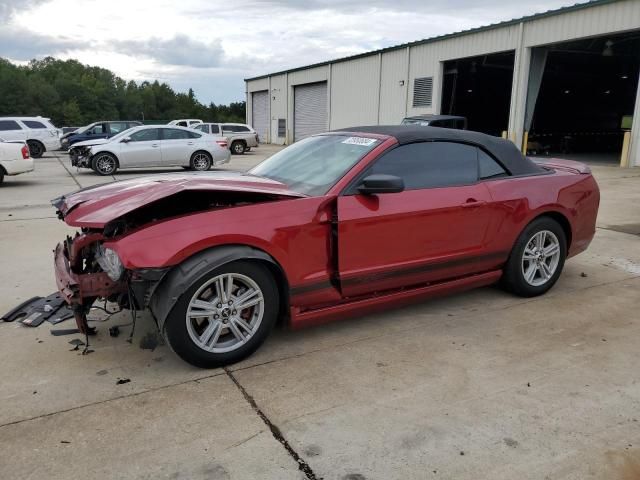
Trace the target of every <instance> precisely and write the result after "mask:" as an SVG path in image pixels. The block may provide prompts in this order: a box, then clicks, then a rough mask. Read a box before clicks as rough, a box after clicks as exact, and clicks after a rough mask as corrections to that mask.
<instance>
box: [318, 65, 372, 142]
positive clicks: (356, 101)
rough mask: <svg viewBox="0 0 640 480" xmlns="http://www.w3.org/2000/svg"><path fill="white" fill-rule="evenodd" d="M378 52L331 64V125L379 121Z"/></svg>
mask: <svg viewBox="0 0 640 480" xmlns="http://www.w3.org/2000/svg"><path fill="white" fill-rule="evenodd" d="M379 86H380V71H379V60H378V55H372V56H370V57H365V58H360V59H357V60H353V61H351V62H344V63H336V64H334V65H332V67H331V98H330V101H331V128H332V129H335V128H346V127H353V126H356V125H372V124H373V125H375V124H376V123H378V88H379Z"/></svg>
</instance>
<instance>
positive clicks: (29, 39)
mask: <svg viewBox="0 0 640 480" xmlns="http://www.w3.org/2000/svg"><path fill="white" fill-rule="evenodd" d="M82 46H84V47H86V42H80V41H76V40H73V39H70V38H66V37H60V36H47V35H41V34H39V33H35V32H31V31H29V30H22V29H19V28H16V27H13V26H11V25H9V26H5V27H3V28H2V29H0V57H7V58H11V59H12V60H20V61H24V60H31V59H33V58H41V57H46V56H49V55H52V56H53V55H59V54H62V53H66V52H69V51H72V50H75V49H77V48H81V47H82Z"/></svg>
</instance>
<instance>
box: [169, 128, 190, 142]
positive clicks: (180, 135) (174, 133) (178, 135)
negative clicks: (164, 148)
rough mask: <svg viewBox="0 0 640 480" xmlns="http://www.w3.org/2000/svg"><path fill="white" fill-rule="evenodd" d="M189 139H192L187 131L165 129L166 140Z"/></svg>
mask: <svg viewBox="0 0 640 480" xmlns="http://www.w3.org/2000/svg"><path fill="white" fill-rule="evenodd" d="M187 138H190V137H189V132H188V131H187V130H178V129H177V128H165V129H164V139H165V140H184V139H187Z"/></svg>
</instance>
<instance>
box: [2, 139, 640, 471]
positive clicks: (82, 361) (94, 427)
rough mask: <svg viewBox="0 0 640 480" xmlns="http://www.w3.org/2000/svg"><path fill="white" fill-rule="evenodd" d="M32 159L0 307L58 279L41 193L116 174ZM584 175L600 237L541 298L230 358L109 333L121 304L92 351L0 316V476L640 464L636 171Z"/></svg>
mask: <svg viewBox="0 0 640 480" xmlns="http://www.w3.org/2000/svg"><path fill="white" fill-rule="evenodd" d="M276 150H277V147H272V146H261V147H260V148H259V149H257V150H256V151H255V152H252V153H251V154H248V155H245V156H244V157H235V156H234V157H232V162H231V166H230V167H231V168H233V167H236V168H239V169H246V168H249V167H250V166H251V165H253V164H255V163H257V162H258V161H259V160H261V159H262V158H264V157H265V156H267V155H269V154H271V153H273V152H274V151H276ZM36 169H37V170H36V172H34V173H33V174H28V175H23V176H19V177H15V178H8V179H6V182H5V185H3V186H2V187H0V247H1V250H0V251H1V252H2V253H1V254H0V255H1V258H2V262H0V263H1V264H2V272H3V273H2V282H0V294H1V295H0V311H2V312H4V311H6V310H8V309H10V308H11V307H12V306H14V305H15V304H16V303H18V302H19V301H21V300H24V299H25V298H28V297H30V296H33V295H37V294H40V295H44V294H48V293H51V292H53V291H54V290H55V284H54V281H53V274H52V268H51V249H52V248H53V246H54V245H55V243H56V242H57V241H59V239H61V238H63V237H64V235H66V234H67V233H70V232H71V229H69V228H68V227H66V226H65V225H64V224H63V223H62V222H60V221H59V220H57V219H56V218H55V216H54V212H53V209H52V208H51V207H50V206H49V205H48V200H50V199H51V198H53V197H55V196H57V195H60V194H63V193H66V192H68V191H71V190H73V189H75V188H78V186H88V185H91V184H93V183H97V182H104V181H111V180H113V179H110V178H100V177H96V176H95V175H93V174H92V173H89V172H80V173H77V172H76V171H75V169H71V168H70V167H68V160H67V159H66V158H64V155H61V154H56V155H47V157H46V158H43V159H40V160H38V161H37V166H36ZM594 171H595V174H596V178H597V179H598V181H599V183H600V186H601V189H602V206H601V214H600V216H599V220H598V225H599V227H600V228H599V229H598V233H597V235H596V238H595V240H594V242H593V244H592V246H591V247H590V249H589V250H588V251H587V252H585V253H584V254H581V255H579V256H577V257H575V258H574V259H571V260H569V261H568V262H567V264H566V266H565V271H564V273H563V275H562V277H561V279H560V281H559V282H558V284H557V285H556V286H555V287H554V289H553V290H552V291H551V292H549V294H547V295H545V296H543V297H538V298H534V299H522V298H517V297H513V296H511V295H508V294H506V293H504V292H502V291H501V290H499V289H497V288H485V289H480V290H476V291H473V292H469V293H465V294H460V295H456V296H452V297H448V298H442V299H438V300H433V301H429V302H425V303H422V304H418V305H415V306H411V307H407V308H403V309H400V310H393V311H390V312H386V313H382V314H377V315H369V316H365V317H361V318H357V319H352V320H346V321H344V322H339V323H333V324H329V325H324V326H321V327H317V328H311V329H307V330H302V331H297V332H289V331H282V330H277V331H275V332H273V334H272V335H271V336H270V338H269V339H268V340H267V342H266V343H265V345H263V347H261V349H260V350H259V351H258V352H257V353H256V354H255V355H253V356H252V357H250V358H249V359H247V360H245V361H244V362H241V363H239V364H236V365H234V366H232V367H231V368H229V369H228V370H222V369H217V370H198V369H195V368H193V367H190V366H189V365H187V364H185V363H184V362H182V361H180V360H178V359H177V358H176V357H175V355H173V353H172V352H171V351H170V350H169V349H168V347H166V346H164V345H162V344H161V340H160V339H159V337H158V336H157V335H156V333H155V330H154V326H153V323H152V320H151V318H149V316H148V315H143V316H142V319H141V320H139V321H138V325H137V327H136V333H135V335H134V337H133V339H132V342H131V343H128V342H127V341H126V338H127V336H128V334H129V331H130V330H129V328H130V327H123V328H122V331H123V333H122V334H121V335H120V337H118V338H111V337H109V336H108V334H107V326H109V325H115V324H126V323H128V322H129V321H130V319H129V317H127V316H126V315H124V314H118V315H116V316H114V317H113V318H111V319H110V320H108V321H107V322H105V323H96V325H97V327H98V331H99V334H98V335H97V337H95V339H92V340H91V342H92V346H91V348H92V349H94V350H95V351H94V352H93V353H91V354H90V355H86V356H82V355H80V354H79V352H77V351H70V350H71V349H72V346H71V345H69V344H68V341H69V340H71V339H72V338H75V337H77V336H71V337H53V336H51V335H50V334H49V330H50V329H51V328H50V327H49V325H43V326H41V327H39V328H34V329H30V328H26V327H22V326H21V325H18V324H11V323H8V324H2V323H0V362H1V364H2V366H3V368H1V369H0V402H1V404H2V408H1V409H0V452H2V454H0V476H1V477H2V478H52V479H54V478H65V479H68V478H77V477H79V476H81V475H82V476H86V477H88V478H114V477H116V478H154V479H155V478H185V479H192V478H193V479H199V478H202V479H205V478H206V479H211V478H232V479H236V478H239V479H244V478H267V479H271V478H273V479H281V478H282V479H287V478H295V479H303V478H325V479H349V480H357V479H363V478H366V479H396V478H397V479H413V478H415V479H423V478H445V479H448V478H452V479H453V478H455V479H477V478H479V477H480V478H491V479H513V478H524V479H529V478H530V479H541V478H549V479H585V478H592V479H621V480H630V479H636V478H640V423H639V422H640V413H639V412H640V369H638V368H637V365H638V363H639V360H640V349H639V348H638V345H639V343H638V338H639V334H640V315H639V314H638V312H639V311H640V295H639V292H640V237H639V236H638V235H634V234H633V233H634V231H635V230H634V229H635V228H637V226H638V223H639V222H640V170H637V169H635V170H620V169H618V168H616V167H601V166H598V167H594ZM140 173H148V172H132V173H128V172H123V173H119V174H116V177H120V178H122V177H127V178H128V177H130V176H134V175H138V174H140ZM623 232H627V233H623ZM638 233H640V232H638ZM94 317H95V319H96V320H100V319H101V318H102V317H101V316H100V315H99V314H96V315H95V316H94ZM71 323H72V322H69V323H68V324H69V327H71V326H72V325H71ZM62 325H63V326H66V324H62ZM55 328H62V326H60V327H55ZM143 347H145V348H143ZM123 379H129V380H130V381H129V382H128V383H123V384H117V382H118V380H123Z"/></svg>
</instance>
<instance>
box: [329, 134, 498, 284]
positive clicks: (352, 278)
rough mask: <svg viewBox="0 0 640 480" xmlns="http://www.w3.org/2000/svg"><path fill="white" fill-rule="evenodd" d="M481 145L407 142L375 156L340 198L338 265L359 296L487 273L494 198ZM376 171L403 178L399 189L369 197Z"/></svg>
mask: <svg viewBox="0 0 640 480" xmlns="http://www.w3.org/2000/svg"><path fill="white" fill-rule="evenodd" d="M477 151H478V149H477V148H476V147H475V146H472V145H466V144H461V143H452V142H420V143H413V144H409V145H402V146H398V147H396V148H394V149H393V150H391V151H389V152H387V153H385V154H383V155H382V156H381V157H380V158H378V159H376V160H375V161H374V163H373V164H372V165H371V167H369V168H368V169H367V170H366V171H365V172H364V173H363V174H361V176H360V178H359V179H356V181H355V182H354V183H353V184H352V187H350V188H349V189H347V191H346V192H345V194H343V195H341V196H340V197H339V198H338V270H339V275H340V284H341V287H342V293H343V294H344V295H345V296H354V295H359V294H364V293H371V292H375V291H382V290H387V289H393V288H399V287H407V286H412V285H418V284H423V283H426V282H437V281H441V280H445V279H448V278H455V277H459V276H462V275H466V274H470V273H474V272H479V271H483V270H485V269H486V268H487V265H490V264H492V262H493V263H495V260H494V259H491V258H489V256H488V255H487V253H486V252H485V249H484V245H485V238H486V236H487V230H488V227H489V224H490V209H489V207H488V204H489V202H490V200H491V197H490V193H489V190H488V189H487V188H486V186H485V185H484V183H482V182H478V158H477ZM370 174H388V175H394V176H398V177H400V178H402V179H403V181H404V184H405V190H404V191H402V192H399V193H384V194H378V195H362V194H359V193H357V186H358V184H359V182H360V181H361V179H362V178H364V177H365V176H367V175H370Z"/></svg>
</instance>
